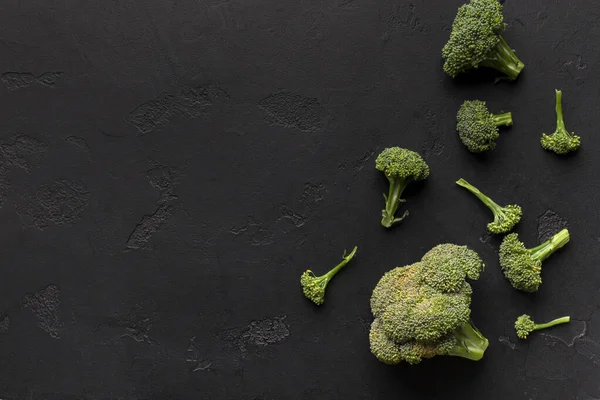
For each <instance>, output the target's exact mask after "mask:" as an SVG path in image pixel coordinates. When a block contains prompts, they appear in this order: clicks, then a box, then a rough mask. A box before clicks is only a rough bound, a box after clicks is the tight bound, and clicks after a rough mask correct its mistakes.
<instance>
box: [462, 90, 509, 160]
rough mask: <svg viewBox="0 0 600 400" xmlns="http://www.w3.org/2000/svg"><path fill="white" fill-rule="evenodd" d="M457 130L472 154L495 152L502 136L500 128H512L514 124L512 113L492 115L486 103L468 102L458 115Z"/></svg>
mask: <svg viewBox="0 0 600 400" xmlns="http://www.w3.org/2000/svg"><path fill="white" fill-rule="evenodd" d="M456 120H457V125H456V130H457V131H458V136H459V137H460V140H461V141H462V143H463V144H464V145H465V146H466V147H467V149H469V151H470V152H472V153H481V152H484V151H488V150H493V149H494V148H495V147H496V139H498V137H499V136H500V134H499V133H498V127H499V126H511V125H512V123H513V120H512V114H511V113H510V112H508V113H504V114H492V113H491V112H489V110H488V108H487V106H486V103H485V101H480V100H472V101H470V100H467V101H465V102H464V103H463V104H462V106H461V107H460V109H459V110H458V114H457V115H456Z"/></svg>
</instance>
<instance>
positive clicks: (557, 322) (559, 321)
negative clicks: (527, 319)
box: [533, 316, 571, 331]
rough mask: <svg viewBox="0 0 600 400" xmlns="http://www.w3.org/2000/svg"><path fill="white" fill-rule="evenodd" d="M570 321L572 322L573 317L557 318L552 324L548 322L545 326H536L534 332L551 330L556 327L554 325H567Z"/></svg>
mask: <svg viewBox="0 0 600 400" xmlns="http://www.w3.org/2000/svg"><path fill="white" fill-rule="evenodd" d="M569 321H571V317H569V316H566V317H562V318H556V319H553V320H552V321H550V322H546V323H545V324H535V327H534V328H533V330H534V331H539V330H540V329H546V328H550V327H551V326H554V325H560V324H566V323H567V322H569Z"/></svg>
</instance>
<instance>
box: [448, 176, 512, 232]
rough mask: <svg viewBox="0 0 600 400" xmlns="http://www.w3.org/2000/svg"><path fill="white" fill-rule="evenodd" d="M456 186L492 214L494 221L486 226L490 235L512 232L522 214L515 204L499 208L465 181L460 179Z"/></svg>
mask: <svg viewBox="0 0 600 400" xmlns="http://www.w3.org/2000/svg"><path fill="white" fill-rule="evenodd" d="M456 184H457V185H459V186H462V187H464V188H465V189H467V190H468V191H469V192H471V193H473V194H474V195H475V196H477V198H478V199H479V200H481V202H482V203H483V204H485V205H486V206H487V207H488V208H489V209H490V210H492V212H493V213H494V221H493V222H490V223H489V224H488V225H487V228H488V231H490V232H491V233H506V232H510V231H512V230H513V228H514V227H515V225H517V224H518V223H519V221H521V216H522V215H523V212H522V210H521V207H520V206H518V205H516V204H509V205H507V206H504V207H501V206H499V205H498V204H496V203H495V202H494V201H493V200H492V199H490V198H489V197H487V196H486V195H485V194H483V193H481V192H480V191H479V189H477V188H476V187H475V186H473V185H471V184H470V183H469V182H467V181H466V180H464V179H462V178H460V179H459V180H458V181H456Z"/></svg>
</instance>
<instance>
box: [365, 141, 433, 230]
mask: <svg viewBox="0 0 600 400" xmlns="http://www.w3.org/2000/svg"><path fill="white" fill-rule="evenodd" d="M375 168H377V169H378V170H379V171H382V172H383V173H384V174H385V176H386V178H387V179H388V181H389V183H390V189H389V192H388V194H387V195H385V194H384V195H383V197H384V199H385V209H384V210H382V212H381V216H382V219H381V225H383V226H384V227H386V228H391V227H392V225H393V224H395V223H398V222H400V221H402V220H403V219H404V218H406V217H407V216H408V211H405V212H404V214H403V215H402V217H399V218H396V211H397V210H398V206H399V205H400V203H404V202H406V200H404V199H403V198H402V192H404V189H406V187H407V186H408V185H409V184H410V183H411V182H415V181H422V180H425V179H427V177H428V176H429V166H428V165H427V163H426V162H425V161H424V160H423V158H422V157H421V156H420V155H419V153H417V152H414V151H411V150H407V149H403V148H400V147H390V148H387V149H385V150H383V151H382V152H381V154H379V156H377V159H376V160H375Z"/></svg>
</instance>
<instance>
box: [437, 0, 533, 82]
mask: <svg viewBox="0 0 600 400" xmlns="http://www.w3.org/2000/svg"><path fill="white" fill-rule="evenodd" d="M503 21H504V16H503V15H502V5H501V4H500V3H499V2H498V1H497V0H471V1H470V2H469V3H468V4H464V5H462V6H460V7H459V9H458V13H457V14H456V18H455V19H454V23H453V24H452V32H451V33H450V39H449V40H448V43H446V45H445V46H444V48H443V49H442V57H444V59H445V63H444V71H445V72H446V73H447V74H448V75H450V76H451V77H453V78H454V77H455V76H456V75H458V74H459V73H461V72H467V71H469V70H470V69H472V68H478V67H480V66H482V67H489V68H493V69H495V70H497V71H500V72H501V73H503V74H505V75H506V76H507V77H508V78H509V79H511V80H514V79H517V77H518V76H519V73H520V72H521V70H522V69H523V67H525V64H523V62H522V61H521V60H519V59H518V58H517V56H516V55H515V52H514V50H513V49H511V48H510V46H509V45H508V43H506V41H505V40H504V38H502V36H500V34H501V33H502V31H504V29H505V28H506V24H505V23H504V22H503Z"/></svg>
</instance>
